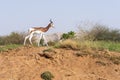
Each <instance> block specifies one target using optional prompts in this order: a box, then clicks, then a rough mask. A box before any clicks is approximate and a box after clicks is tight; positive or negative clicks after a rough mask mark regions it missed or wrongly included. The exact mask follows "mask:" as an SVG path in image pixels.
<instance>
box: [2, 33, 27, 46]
mask: <svg viewBox="0 0 120 80" xmlns="http://www.w3.org/2000/svg"><path fill="white" fill-rule="evenodd" d="M25 35H26V34H25V33H24V32H21V33H18V32H12V33H11V34H10V35H7V36H1V37H0V45H5V44H23V41H24V37H25Z"/></svg>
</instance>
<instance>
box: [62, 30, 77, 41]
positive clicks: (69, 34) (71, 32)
mask: <svg viewBox="0 0 120 80" xmlns="http://www.w3.org/2000/svg"><path fill="white" fill-rule="evenodd" d="M74 37H75V32H73V31H70V32H68V33H63V35H62V38H61V39H72V38H74Z"/></svg>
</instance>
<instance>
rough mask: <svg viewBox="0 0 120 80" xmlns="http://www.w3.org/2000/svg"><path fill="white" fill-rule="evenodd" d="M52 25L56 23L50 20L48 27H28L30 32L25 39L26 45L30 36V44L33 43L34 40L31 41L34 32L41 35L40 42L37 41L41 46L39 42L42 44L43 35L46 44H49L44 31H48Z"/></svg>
mask: <svg viewBox="0 0 120 80" xmlns="http://www.w3.org/2000/svg"><path fill="white" fill-rule="evenodd" d="M50 27H54V24H53V22H52V20H50V23H49V24H48V25H47V26H46V27H32V28H29V29H28V32H29V34H28V35H27V36H26V37H25V39H24V45H25V44H26V40H27V39H28V38H29V42H30V44H31V45H32V44H33V43H32V41H31V39H32V37H33V35H34V34H40V37H39V39H38V43H37V44H38V46H39V44H40V40H41V39H42V37H43V39H44V41H45V44H46V45H47V46H48V44H47V40H46V37H45V34H44V33H45V32H47V31H48V30H49V28H50Z"/></svg>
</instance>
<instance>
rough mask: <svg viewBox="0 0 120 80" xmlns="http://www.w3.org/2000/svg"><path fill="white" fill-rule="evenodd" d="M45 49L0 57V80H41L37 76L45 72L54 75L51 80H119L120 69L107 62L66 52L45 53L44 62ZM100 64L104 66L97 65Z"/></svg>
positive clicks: (13, 52)
mask: <svg viewBox="0 0 120 80" xmlns="http://www.w3.org/2000/svg"><path fill="white" fill-rule="evenodd" d="M45 49H47V48H46V47H20V48H18V49H14V50H9V51H6V52H2V53H0V80H42V79H41V77H40V75H41V74H42V73H43V72H45V71H50V72H51V73H52V74H53V75H54V78H53V80H120V65H116V64H113V63H112V62H111V61H110V60H107V59H104V58H103V59H101V58H92V57H91V56H83V57H77V56H76V55H75V54H76V53H77V52H79V51H75V50H70V49H52V51H48V52H47V51H46V54H48V55H49V54H50V55H49V58H47V57H45V56H43V51H44V50H45ZM113 53H114V54H115V52H110V54H113ZM117 54H118V55H117ZM119 54H120V53H116V55H115V56H119ZM100 61H102V62H104V63H105V65H102V64H100V63H97V62H100Z"/></svg>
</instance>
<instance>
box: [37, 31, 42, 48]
mask: <svg viewBox="0 0 120 80" xmlns="http://www.w3.org/2000/svg"><path fill="white" fill-rule="evenodd" d="M42 35H43V34H42V33H41V34H40V37H39V39H38V46H40V40H41V39H42Z"/></svg>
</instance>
